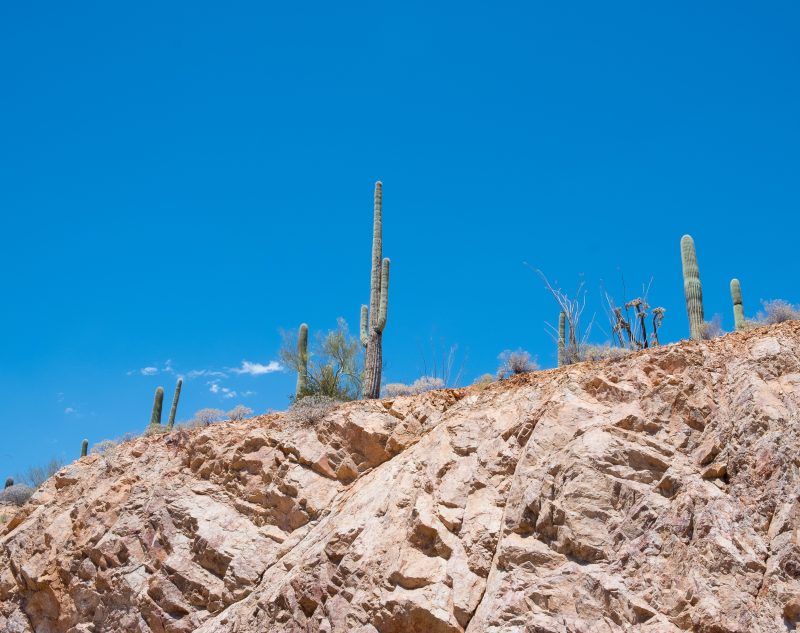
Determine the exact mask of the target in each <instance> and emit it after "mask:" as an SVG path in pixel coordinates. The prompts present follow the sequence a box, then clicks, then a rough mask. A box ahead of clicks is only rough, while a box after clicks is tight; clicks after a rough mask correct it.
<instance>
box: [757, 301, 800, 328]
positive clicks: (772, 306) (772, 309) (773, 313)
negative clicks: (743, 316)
mask: <svg viewBox="0 0 800 633" xmlns="http://www.w3.org/2000/svg"><path fill="white" fill-rule="evenodd" d="M761 305H763V306H764V309H763V310H760V311H759V313H758V315H757V317H756V320H757V321H758V323H759V324H760V325H775V324H776V323H783V322H784V321H797V320H798V319H800V306H796V305H792V304H791V303H789V302H788V301H784V300H783V299H772V300H771V301H762V302H761Z"/></svg>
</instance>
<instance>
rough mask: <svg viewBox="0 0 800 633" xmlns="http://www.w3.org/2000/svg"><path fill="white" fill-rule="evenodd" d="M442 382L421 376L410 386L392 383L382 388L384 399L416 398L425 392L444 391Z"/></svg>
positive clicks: (439, 379) (438, 379) (434, 378)
mask: <svg viewBox="0 0 800 633" xmlns="http://www.w3.org/2000/svg"><path fill="white" fill-rule="evenodd" d="M444 387H445V384H444V380H442V379H441V378H436V377H433V376H422V377H421V378H417V379H416V380H415V381H414V382H412V383H411V384H410V385H406V384H403V383H401V382H394V383H389V384H388V385H385V386H384V388H383V395H384V397H386V398H397V397H399V396H416V395H418V394H420V393H425V392H426V391H433V390H435V389H444Z"/></svg>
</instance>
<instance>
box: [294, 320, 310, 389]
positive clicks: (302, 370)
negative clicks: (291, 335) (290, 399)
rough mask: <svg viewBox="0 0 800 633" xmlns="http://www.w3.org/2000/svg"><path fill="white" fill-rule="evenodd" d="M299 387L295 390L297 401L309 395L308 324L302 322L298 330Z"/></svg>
mask: <svg viewBox="0 0 800 633" xmlns="http://www.w3.org/2000/svg"><path fill="white" fill-rule="evenodd" d="M297 361H298V367H297V387H295V390H294V399H295V402H296V401H297V400H299V399H300V398H302V397H303V396H306V395H308V325H306V324H305V323H301V324H300V329H298V330H297Z"/></svg>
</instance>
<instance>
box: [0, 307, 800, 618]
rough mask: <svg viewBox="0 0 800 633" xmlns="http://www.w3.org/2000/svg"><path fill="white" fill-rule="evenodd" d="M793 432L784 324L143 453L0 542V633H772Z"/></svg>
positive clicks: (69, 483)
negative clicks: (128, 632)
mask: <svg viewBox="0 0 800 633" xmlns="http://www.w3.org/2000/svg"><path fill="white" fill-rule="evenodd" d="M798 411H800V323H791V322H790V323H784V324H781V325H778V326H773V327H771V328H768V329H763V328H762V329H759V330H755V331H752V332H748V333H740V334H732V335H730V336H725V337H722V338H720V339H716V340H714V341H710V342H685V343H681V344H677V345H670V346H665V347H661V348H656V349H652V350H647V351H644V352H641V353H637V354H634V355H631V356H629V357H626V358H624V359H621V360H617V361H610V362H605V363H582V364H578V365H573V366H570V367H566V368H563V369H559V370H553V371H546V372H537V373H535V374H529V375H527V376H522V377H518V378H514V379H511V380H508V381H504V382H499V383H494V384H492V385H490V386H489V387H486V388H484V389H480V390H479V389H467V390H453V391H440V392H431V393H426V394H422V395H420V396H415V397H403V398H395V399H391V400H385V401H373V402H356V403H349V404H344V405H341V406H339V407H337V408H336V409H335V410H333V411H331V412H330V413H329V414H328V415H327V416H326V417H325V418H324V419H323V420H321V421H320V422H319V423H317V424H315V425H301V424H294V423H292V424H289V423H286V422H285V421H284V419H283V418H282V417H281V416H280V415H270V416H261V417H258V418H254V419H252V420H246V421H243V422H235V423H227V424H224V425H215V426H211V427H207V428H204V429H198V430H192V431H188V432H187V433H186V435H185V436H181V437H180V438H179V437H178V436H177V435H176V434H172V435H163V436H153V437H147V438H139V439H136V440H133V441H132V442H129V443H126V444H124V445H123V446H121V447H120V448H118V449H117V450H116V451H115V452H114V454H113V456H112V455H109V456H97V455H92V456H89V457H87V458H83V459H81V460H79V461H77V462H75V463H74V464H71V465H70V466H68V467H67V468H65V469H63V470H62V471H60V472H59V474H58V475H57V476H55V477H54V478H53V479H51V480H50V481H49V482H47V483H46V484H45V485H44V486H43V487H42V489H41V490H40V491H39V492H38V493H37V494H36V496H35V497H34V498H33V499H32V500H31V502H30V503H29V504H28V505H26V506H25V507H24V508H22V509H20V510H16V509H14V511H13V512H14V514H13V515H11V514H10V513H8V518H7V520H6V522H5V523H3V524H0V631H3V632H6V631H7V632H9V633H33V632H34V631H36V633H89V632H92V633H98V632H100V631H115V632H116V631H125V632H127V631H132V632H134V633H189V632H190V631H199V632H202V633H234V632H235V633H250V632H252V633H256V632H261V631H270V632H273V631H274V632H278V633H280V632H297V633H300V632H302V633H308V632H313V633H320V632H321V633H345V632H347V633H350V632H356V633H395V632H396V633H400V632H401V631H402V632H403V633H422V632H426V633H427V632H433V633H463V632H465V631H466V632H469V633H477V632H481V633H483V632H487V633H489V632H491V633H511V632H515V633H523V632H528V631H537V632H552V633H572V632H576V633H577V632H583V631H587V632H589V631H591V632H609V633H618V632H619V633H621V632H623V631H626V632H627V631H633V632H638V633H675V632H677V631H699V632H704V633H716V632H722V631H741V632H745V631H747V632H750V631H759V632H761V631H763V632H768V633H769V632H773V631H774V632H777V631H786V630H787V627H791V626H796V625H797V624H798V623H800V581H799V580H798V579H800V532H799V531H798V530H800V525H798V523H799V521H798V519H800V503H799V502H798V498H800V487H799V486H798V461H797V455H798V453H799V452H800V437H798V434H799V433H800V424H798Z"/></svg>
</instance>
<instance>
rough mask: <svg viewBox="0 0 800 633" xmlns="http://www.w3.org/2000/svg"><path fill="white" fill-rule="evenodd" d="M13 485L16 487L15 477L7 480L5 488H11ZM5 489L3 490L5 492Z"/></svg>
mask: <svg viewBox="0 0 800 633" xmlns="http://www.w3.org/2000/svg"><path fill="white" fill-rule="evenodd" d="M13 485H14V478H13V477H9V478H8V479H6V485H5V488H11V486H13ZM5 488H3V489H4V490H5Z"/></svg>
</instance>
